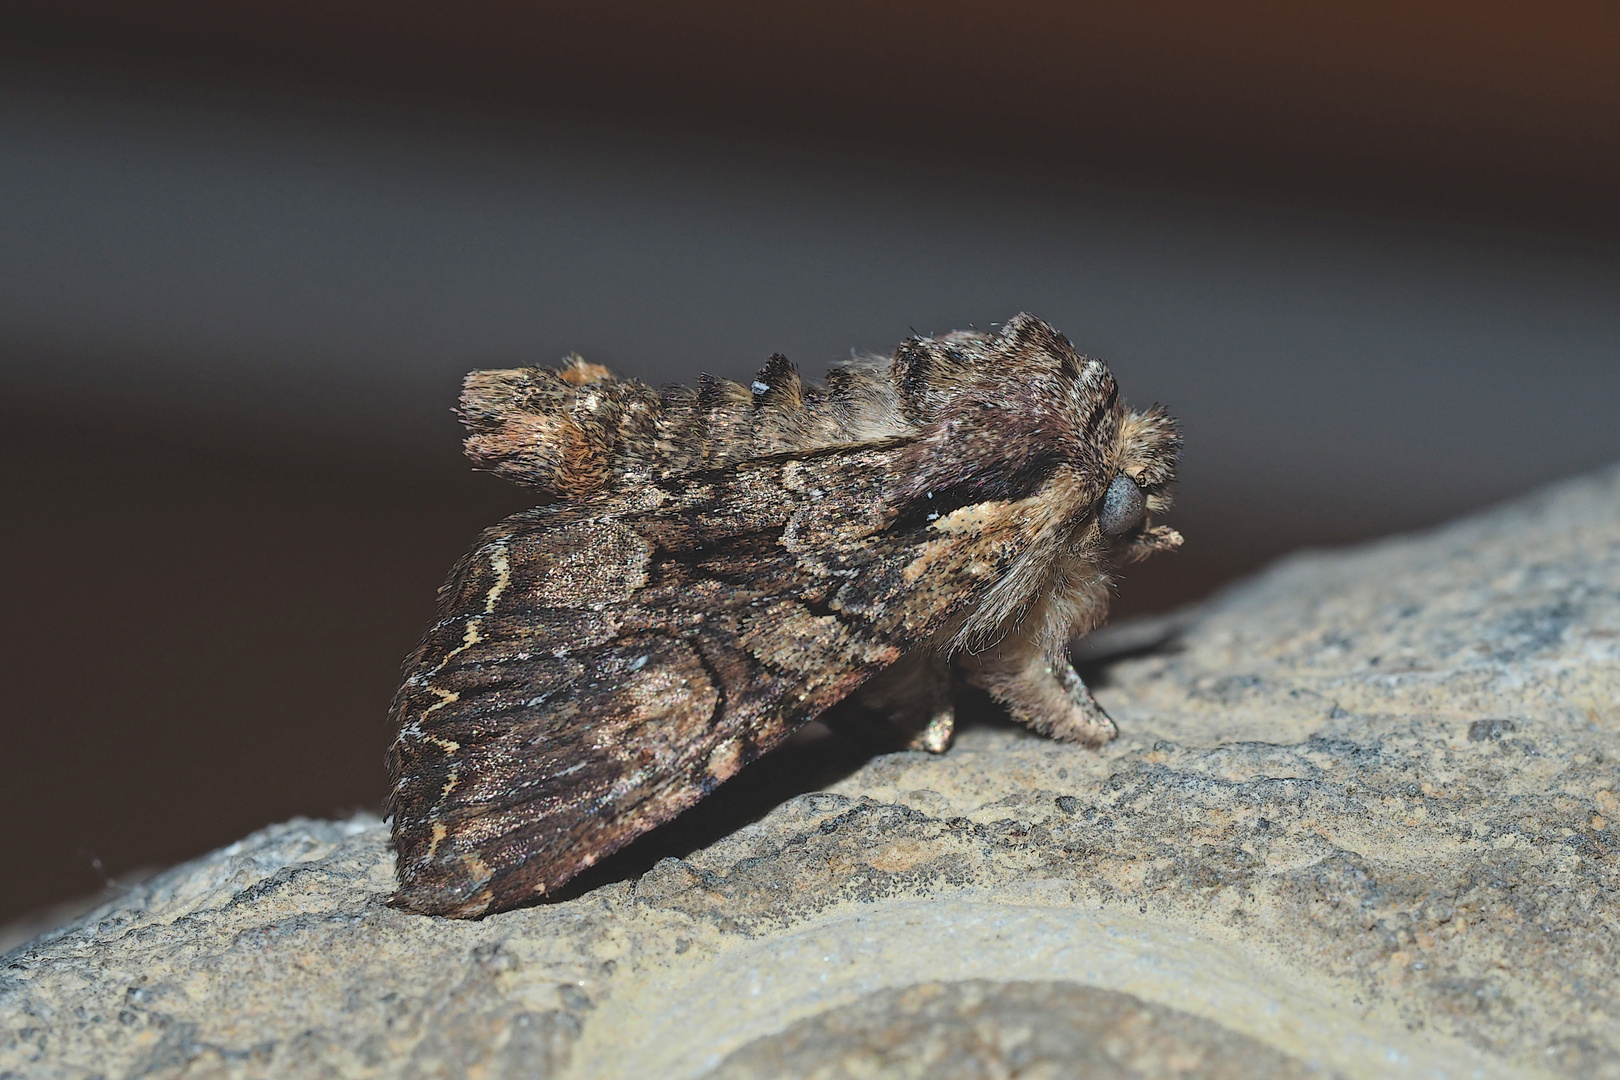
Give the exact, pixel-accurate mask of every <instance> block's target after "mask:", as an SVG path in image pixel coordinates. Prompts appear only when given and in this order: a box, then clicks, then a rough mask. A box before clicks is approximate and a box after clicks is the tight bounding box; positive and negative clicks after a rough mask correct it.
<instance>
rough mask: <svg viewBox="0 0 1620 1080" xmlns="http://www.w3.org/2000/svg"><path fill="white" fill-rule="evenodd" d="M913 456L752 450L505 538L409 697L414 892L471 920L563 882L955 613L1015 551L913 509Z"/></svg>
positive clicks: (401, 763)
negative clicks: (752, 458)
mask: <svg viewBox="0 0 1620 1080" xmlns="http://www.w3.org/2000/svg"><path fill="white" fill-rule="evenodd" d="M900 452H901V451H900V450H899V449H897V448H889V449H883V448H877V449H865V450H851V451H847V452H840V453H832V454H827V453H823V454H819V455H817V456H815V457H813V458H810V459H807V460H782V461H768V462H752V463H748V464H746V465H744V466H741V467H739V468H737V469H735V470H731V471H729V472H728V473H727V474H725V475H714V476H709V477H707V478H706V479H705V480H704V481H703V482H697V481H694V479H693V478H692V477H684V478H682V479H681V480H680V481H679V482H678V484H677V483H675V482H672V484H671V486H670V487H668V488H667V489H663V488H658V487H656V485H655V486H651V487H649V488H647V489H645V490H642V491H640V492H637V493H634V494H633V495H629V494H620V495H617V496H614V497H613V498H611V499H607V498H605V499H601V500H596V501H586V502H581V503H567V504H557V505H554V506H549V507H542V508H539V509H536V510H532V511H528V512H525V513H523V514H519V515H517V516H515V517H513V518H510V519H508V520H507V521H506V522H504V523H502V524H501V525H499V526H497V527H495V528H494V529H491V530H489V531H488V532H486V533H485V534H484V536H483V537H482V538H481V539H480V540H479V542H478V543H477V544H476V545H475V546H474V548H473V549H472V551H470V552H469V553H468V554H467V556H466V557H465V558H464V559H463V560H462V562H461V563H460V564H458V566H457V567H456V569H455V570H454V571H453V572H452V574H451V578H450V580H449V582H448V583H447V584H446V586H445V588H444V589H443V590H442V592H441V597H440V605H441V618H440V620H439V622H438V623H437V624H436V625H435V626H434V627H433V628H432V629H431V630H430V631H429V633H428V635H427V637H426V638H425V639H424V641H423V643H422V645H421V646H420V647H419V648H418V650H417V651H416V653H414V654H413V655H412V656H411V658H410V659H409V660H408V661H407V663H406V679H405V682H404V684H403V685H402V687H401V688H400V691H399V694H398V695H397V697H396V699H395V703H394V710H393V712H394V719H395V722H396V724H397V725H398V737H397V738H396V740H395V742H394V745H393V747H392V749H391V750H390V752H389V766H390V772H391V775H392V777H393V789H392V792H391V794H390V797H389V807H388V808H389V811H390V813H392V815H393V818H394V838H395V843H396V846H397V848H398V852H399V876H400V889H399V892H398V893H397V894H396V898H395V902H396V903H398V904H400V905H401V906H403V907H406V908H409V909H411V910H415V911H422V912H431V913H437V914H445V915H455V916H461V917H468V916H476V915H479V914H483V913H485V912H488V911H492V910H502V909H505V908H509V907H512V906H514V905H516V904H520V903H523V902H525V901H527V900H530V899H532V898H534V897H535V896H537V895H539V894H542V893H545V892H548V891H551V890H553V889H555V888H557V887H558V886H560V885H561V884H563V883H564V882H566V881H567V880H569V879H570V878H571V877H573V876H574V875H575V874H577V873H578V872H579V871H580V870H582V869H584V868H585V867H587V866H589V865H591V864H592V863H594V862H595V861H596V860H597V859H599V858H601V857H602V856H604V855H606V854H608V853H610V852H612V851H614V850H616V849H618V848H619V847H622V846H623V845H624V844H626V843H628V842H629V841H630V840H632V839H634V838H635V837H636V836H637V835H639V834H641V833H643V832H645V831H647V830H648V829H650V828H652V827H654V826H655V825H658V824H660V823H662V822H664V821H667V820H669V819H670V818H672V817H674V816H675V815H676V814H677V813H679V812H680V811H681V810H683V809H685V808H686V807H688V806H690V805H692V804H693V803H695V802H697V801H698V800H699V799H701V798H702V797H703V796H704V795H706V794H708V793H709V792H710V791H712V790H713V789H714V788H715V787H716V786H717V785H719V784H720V783H721V782H723V781H724V780H726V779H727V778H728V777H730V776H732V775H733V774H734V773H736V772H737V770H739V769H740V768H742V767H743V766H744V765H745V764H747V763H748V762H750V761H752V760H754V759H755V758H757V757H759V756H760V755H761V754H763V753H765V752H766V751H768V750H770V749H771V748H772V747H774V746H776V745H777V744H779V743H780V742H781V741H782V740H783V739H784V738H786V737H787V736H788V734H790V733H791V732H792V731H793V730H795V729H796V728H798V727H799V726H801V725H802V724H804V723H806V722H807V721H809V720H811V719H814V718H815V716H816V715H818V714H819V713H820V712H821V711H823V710H824V709H826V708H828V707H829V706H831V705H833V704H835V703H836V702H837V701H839V700H840V699H841V698H843V697H844V696H845V695H847V694H848V693H849V692H850V691H852V690H853V689H855V687H857V686H859V685H860V684H861V683H862V682H864V681H865V680H866V679H867V678H869V677H870V676H871V675H873V674H875V673H876V672H877V671H879V670H881V669H883V668H884V667H886V666H888V665H889V664H892V663H893V662H895V661H896V660H897V659H899V657H901V656H902V655H904V654H905V653H906V652H907V651H909V650H910V649H911V648H913V647H915V645H916V644H917V643H918V642H919V641H921V640H923V639H924V638H926V637H927V636H929V635H930V634H932V633H934V632H936V631H938V630H939V629H940V627H942V626H943V625H945V624H946V623H947V622H948V621H949V620H950V618H951V617H952V615H953V613H954V612H955V611H956V610H957V609H958V608H959V607H960V606H961V604H962V603H963V602H964V600H965V599H966V598H967V597H968V596H970V595H971V594H972V592H973V589H974V587H975V586H976V585H977V584H979V583H981V582H984V581H989V580H994V578H995V576H996V575H997V574H998V573H1000V572H1001V570H1002V569H1003V567H1002V566H1000V565H997V563H998V559H997V557H996V556H995V554H994V551H995V550H998V549H996V548H995V546H994V545H993V544H992V545H988V546H987V545H986V544H985V543H984V542H983V536H982V532H983V530H982V529H978V530H974V531H962V532H956V533H953V532H950V531H941V530H940V529H938V528H936V527H935V526H934V525H933V524H931V523H930V522H928V521H926V520H923V519H921V518H919V519H918V520H917V521H916V522H915V523H913V524H906V523H904V522H899V521H897V520H896V515H895V512H894V511H893V510H891V509H889V505H890V501H889V499H888V496H887V493H886V489H885V485H886V484H887V483H889V482H891V480H892V477H893V475H894V469H895V468H896V465H897V462H898V455H899V453H900ZM935 516H936V517H937V516H938V515H935ZM976 540H977V542H975V541H976ZM1003 548H1004V549H1005V554H1006V557H1008V558H1010V557H1011V554H1012V551H1013V548H1014V545H1011V544H1007V545H1003Z"/></svg>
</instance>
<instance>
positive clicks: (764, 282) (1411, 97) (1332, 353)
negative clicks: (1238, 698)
mask: <svg viewBox="0 0 1620 1080" xmlns="http://www.w3.org/2000/svg"><path fill="white" fill-rule="evenodd" d="M581 9H585V10H581ZM1617 58H1620V9H1617V8H1616V7H1614V6H1613V5H1610V4H1606V3H1591V4H1578V3H1556V2H1555V3H1549V2H1540V3H1528V2H1526V3H1491V2H1484V3H1479V2H1475V3H1469V4H1462V3H1456V4H1451V3H1432V4H1411V3H1378V2H1372V3H1369V2H1357V3H1336V2H1335V3H1321V4H1313V5H1299V4H1284V3H1275V4H1266V3H1229V4H1194V3H1146V4H1131V5H1093V4H1055V3H1054V4H1046V3H1035V2H1023V3H998V4H991V3H931V4H926V5H925V4H912V3H901V2H894V0H890V2H882V0H879V2H868V3H862V4H853V3H823V4H819V5H814V6H811V5H803V6H789V5H759V4H742V3H692V4H685V5H669V4H652V3H645V4H631V3H617V4H615V3H600V4H594V5H570V6H564V5H551V4H546V3H524V4H517V3H509V2H499V0H470V2H466V3H461V4H456V5H447V4H429V3H425V2H418V3H412V2H408V0H406V2H400V0H396V2H392V3H388V4H380V3H375V4H374V3H364V2H360V0H323V2H322V3H319V4H316V3H299V2H283V3H278V4H274V5H271V4H264V3H257V4H253V3H249V4H233V5H221V4H217V3H208V4H204V3H201V2H197V3H166V4H150V3H144V4H135V3H127V4H125V3H96V2H93V0H50V2H48V3H47V2H39V3H29V2H23V3H18V2H16V0H13V2H12V3H10V4H7V5H6V6H5V8H4V11H3V14H0V409H3V417H0V444H3V450H0V463H3V464H0V476H3V482H4V484H5V489H6V498H5V506H6V512H5V514H4V520H5V522H6V527H5V529H4V542H5V559H6V564H5V565H6V566H7V567H8V570H9V573H8V582H7V583H8V588H7V590H6V596H7V599H6V608H5V616H6V617H5V619H4V620H3V624H0V625H3V628H4V630H3V632H4V635H5V638H4V641H3V643H0V655H3V656H4V657H5V690H4V694H3V696H0V709H3V712H0V724H3V728H0V732H3V735H4V739H5V743H4V745H5V755H4V784H3V785H0V820H3V821H4V822H5V823H6V826H7V827H6V828H5V830H4V832H3V834H0V837H3V838H0V865H4V866H6V867H8V871H7V873H6V875H5V881H6V887H5V888H4V889H3V890H0V919H3V918H6V917H9V916H12V915H16V914H18V913H20V912H22V911H25V910H27V909H30V908H35V907H37V906H39V905H43V904H47V903H50V902H53V901H57V900H60V899H63V898H66V897H70V896H73V895H76V894H83V893H87V892H91V891H94V890H95V889H96V888H97V887H98V886H99V885H100V884H101V883H102V880H103V875H114V876H116V875H120V874H125V873H129V872H132V871H134V870H136V869H137V868H140V867H149V866H154V865H161V864H164V863H169V862H173V861H176V860H179V859H183V858H186V857H189V856H191V855H195V854H198V853H200V852H202V851H205V850H207V849H209V848H211V847H214V846H216V845H219V844H222V843H225V842H228V841H230V840H232V839H235V838H236V837H238V836H240V835H242V834H243V833H245V832H247V831H248V830H250V829H253V828H255V827H257V826H259V825H262V824H265V823H267V822H270V821H273V820H278V819H282V818H285V817H288V816H290V815H293V814H296V813H305V814H314V815H330V814H334V813H343V812H345V811H347V810H349V809H352V808H355V807H362V806H375V805H376V804H377V803H378V801H379V799H380V797H381V793H382V789H383V783H384V778H383V775H382V769H381V757H382V750H383V747H384V745H385V744H386V742H387V740H388V737H389V733H388V731H387V730H386V727H385V723H384V712H385V709H386V705H387V701H388V698H389V695H390V694H391V692H392V690H393V687H394V681H395V678H396V672H397V665H398V662H399V660H400V658H401V657H402V656H403V655H404V654H405V653H406V652H407V651H408V650H409V649H410V647H411V646H412V644H413V643H414V641H415V639H416V637H417V635H418V634H419V633H420V631H421V630H422V629H423V627H424V625H425V623H426V621H427V619H428V617H429V614H430V611H431V605H432V597H433V590H434V588H435V586H436V585H437V584H438V582H439V580H440V579H441V577H442V576H443V574H444V572H445V571H446V570H447V569H448V567H449V565H450V563H451V562H452V561H453V560H454V558H455V557H456V555H458V554H459V553H460V551H461V549H462V548H463V546H464V545H465V544H466V543H467V541H468V540H469V539H470V538H471V537H472V536H473V535H474V534H475V533H476V531H477V530H478V529H479V528H480V527H482V526H483V525H486V524H489V523H492V522H493V521H495V520H496V519H497V518H499V517H500V516H501V515H503V514H504V513H506V512H508V511H510V510H513V509H516V508H518V507H520V506H522V505H524V498H523V495H522V493H521V492H520V491H518V490H517V489H515V488H510V487H508V486H507V485H505V484H503V483H501V482H499V481H496V480H494V479H493V478H491V477H488V476H481V475H474V474H472V473H470V472H469V471H468V469H467V468H466V466H465V465H464V463H463V461H462V460H461V458H460V456H459V452H458V445H457V438H458V433H457V428H456V425H455V423H454V420H453V418H452V417H451V416H450V414H449V408H450V406H451V405H452V404H453V402H454V399H455V394H456V389H457V385H458V381H459V377H460V375H461V373H462V372H463V371H464V370H466V369H467V368H470V367H474V366H493V365H510V364H516V363H549V362H552V361H554V360H555V359H556V358H558V357H559V356H561V355H562V354H563V353H565V352H567V351H569V350H579V351H580V352H582V353H584V354H585V355H586V356H587V357H588V358H590V359H592V360H596V361H600V362H604V363H607V364H610V365H612V366H614V367H616V368H618V369H619V370H621V371H623V372H626V373H629V374H633V375H637V376H641V377H644V378H649V379H652V380H654V381H665V380H681V381H689V380H691V379H692V378H694V377H695V376H696V374H697V373H698V372H699V371H700V370H710V371H713V372H716V373H718V374H722V375H727V376H732V377H743V376H746V375H747V374H749V373H750V372H752V370H753V369H754V368H756V367H757V366H758V365H759V364H760V363H761V362H763V360H764V358H765V356H766V355H767V354H769V353H770V352H772V351H778V350H779V351H783V352H786V353H787V354H788V355H789V356H790V357H792V358H793V359H795V360H796V361H798V362H799V363H800V365H801V366H802V367H803V368H805V369H806V370H807V371H808V372H809V373H811V374H819V372H820V371H821V370H822V369H823V368H824V366H825V364H826V362H828V361H829V360H832V359H835V358H837V357H839V356H841V355H847V351H848V350H849V349H850V348H851V347H856V348H861V349H875V350H878V351H882V352H887V351H888V350H889V349H891V348H892V347H893V346H894V344H895V343H896V342H898V341H899V340H900V339H901V338H902V337H904V336H905V335H906V334H907V333H909V332H910V330H911V329H913V328H915V329H916V330H918V331H922V332H931V331H943V330H947V329H950V328H953V327H959V326H964V325H967V324H969V323H976V324H978V325H980V326H983V325H985V324H987V323H989V322H991V321H998V320H1001V319H1004V318H1006V317H1007V316H1008V315H1011V314H1012V313H1014V312H1015V311H1018V310H1020V309H1029V310H1032V311H1035V312H1036V313H1038V314H1040V315H1042V316H1043V317H1045V318H1047V319H1049V320H1051V321H1052V322H1054V323H1056V324H1057V325H1058V326H1059V328H1061V329H1063V330H1064V331H1066V332H1067V333H1068V334H1069V335H1070V336H1071V338H1073V339H1074V340H1075V342H1076V343H1077V344H1078V345H1079V346H1080V347H1081V348H1082V349H1083V350H1085V351H1088V352H1093V353H1097V354H1100V355H1103V356H1105V357H1107V358H1108V359H1109V361H1110V363H1111V365H1112V366H1113V368H1114V371H1115V373H1116V375H1117V376H1118V377H1119V379H1120V382H1121V384H1122V386H1123V388H1124V390H1125V392H1126V394H1127V396H1128V398H1129V399H1130V400H1132V401H1133V402H1136V403H1139V404H1147V403H1149V402H1152V401H1155V400H1157V401H1162V402H1164V403H1166V404H1168V405H1169V406H1170V407H1171V408H1172V410H1173V411H1174V412H1175V413H1176V414H1177V415H1179V416H1180V417H1182V419H1183V421H1184V423H1185V427H1186V434H1187V452H1186V459H1185V466H1184V469H1183V473H1182V475H1183V484H1182V488H1181V491H1180V496H1179V498H1180V502H1179V504H1178V509H1177V511H1176V512H1175V514H1174V515H1173V517H1172V519H1171V520H1172V521H1173V523H1175V524H1177V525H1178V526H1180V527H1181V528H1182V530H1183V531H1184V532H1185V533H1186V534H1187V536H1188V545H1187V548H1186V550H1185V551H1184V552H1183V553H1181V554H1178V555H1175V556H1173V557H1167V558H1161V559H1158V560H1155V561H1153V562H1150V563H1147V564H1144V565H1143V566H1142V567H1141V568H1139V569H1137V570H1135V571H1133V573H1132V574H1131V575H1130V577H1129V578H1128V579H1127V580H1126V581H1125V582H1124V584H1123V587H1122V595H1121V601H1120V603H1121V607H1122V608H1123V610H1125V611H1127V612H1145V611H1152V610H1158V609H1162V608H1165V607H1167V606H1171V605H1174V604H1176V603H1179V602H1183V601H1185V600H1188V599H1192V598H1195V597H1197V596H1199V595H1202V594H1203V593H1205V592H1207V591H1208V590H1209V589H1211V588H1213V587H1215V586H1216V585H1218V584H1219V583H1221V582H1222V581H1225V580H1228V579H1230V578H1231V577H1233V576H1234V575H1237V574H1239V573H1242V572H1244V571H1246V570H1249V569H1251V568H1253V567H1254V566H1256V565H1258V564H1260V563H1262V562H1264V561H1265V560H1267V559H1269V558H1272V557H1274V556H1275V555H1277V554H1278V553H1280V552H1283V551H1286V550H1288V549H1291V548H1294V547H1297V546H1300V545H1307V544H1317V545H1320V544H1337V543H1344V542H1348V541H1353V540H1357V539H1361V538H1366V537H1371V536H1375V535H1379V534H1382V533H1386V532H1389V531H1393V530H1399V529H1407V528H1413V527H1420V526H1424V525H1427V524H1431V523H1435V522H1439V521H1442V520H1444V519H1446V518H1449V517H1451V516H1454V515H1456V514H1458V513H1460V512H1463V511H1466V510H1468V509H1470V508H1474V507H1478V506H1480V505H1483V504H1485V503H1488V502H1490V501H1492V500H1496V499H1499V498H1502V497H1505V496H1508V495H1511V494H1513V493H1515V492H1519V491H1523V490H1525V489H1527V488H1530V487H1532V486H1534V485H1537V484H1539V483H1542V482H1544V481H1547V480H1550V479H1553V478H1556V477H1560V476H1565V475H1569V474H1572V473H1575V472H1579V471H1581V470H1584V469H1588V468H1591V467H1594V466H1597V465H1599V464H1602V463H1604V462H1607V461H1611V460H1614V459H1615V458H1617V457H1620V425H1617V424H1616V423H1615V412H1616V402H1617V401H1620V302H1617V299H1620V258H1617V247H1616V240H1617V237H1620V200H1617V199H1616V198H1615V192H1616V191H1620V79H1617V78H1616V71H1615V64H1616V59H1617Z"/></svg>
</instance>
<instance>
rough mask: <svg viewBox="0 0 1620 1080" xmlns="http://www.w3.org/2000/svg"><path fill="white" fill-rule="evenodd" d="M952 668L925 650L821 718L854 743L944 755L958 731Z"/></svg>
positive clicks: (875, 678) (872, 680)
mask: <svg viewBox="0 0 1620 1080" xmlns="http://www.w3.org/2000/svg"><path fill="white" fill-rule="evenodd" d="M951 685H952V683H951V672H950V668H949V666H948V665H947V664H946V663H945V661H944V660H943V659H941V658H940V657H939V656H938V655H936V654H934V653H932V652H929V651H926V650H922V651H918V652H915V653H910V654H908V655H906V656H903V657H901V658H900V659H899V660H898V661H896V662H895V663H894V664H892V665H890V666H889V667H888V668H885V669H884V670H883V671H880V672H878V674H876V675H874V676H872V678H870V679H868V680H867V681H866V682H865V683H863V684H862V685H861V687H860V688H859V689H858V690H856V691H855V692H854V693H853V694H851V695H850V696H849V697H847V698H845V699H844V700H843V701H842V702H840V703H839V704H838V705H837V706H835V707H834V708H832V709H829V710H828V711H827V712H825V713H823V714H822V715H821V717H820V719H821V722H822V723H824V724H826V725H827V726H828V727H830V728H832V729H833V730H834V731H836V732H838V734H840V735H842V736H844V737H846V738H848V739H851V740H852V741H854V742H858V743H862V744H864V745H868V746H875V747H878V748H881V749H886V750H893V749H905V750H926V751H928V752H929V753H931V754H942V753H944V752H945V751H946V750H948V749H950V745H951V739H952V737H953V736H954V735H955V734H956V705H955V700H954V695H953V694H952V693H951Z"/></svg>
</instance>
